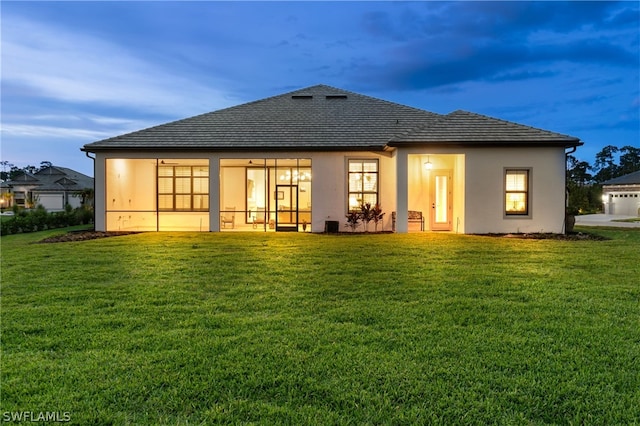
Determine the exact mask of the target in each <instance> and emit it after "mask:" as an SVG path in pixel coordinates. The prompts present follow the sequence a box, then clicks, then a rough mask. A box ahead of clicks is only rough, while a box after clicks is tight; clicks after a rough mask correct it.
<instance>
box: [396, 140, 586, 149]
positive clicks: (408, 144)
mask: <svg viewBox="0 0 640 426" xmlns="http://www.w3.org/2000/svg"><path fill="white" fill-rule="evenodd" d="M387 145H388V146H390V147H395V148H403V147H411V148H415V147H425V146H456V147H491V148H496V147H501V148H504V147H564V148H571V147H578V146H582V145H584V143H583V142H582V141H580V140H579V139H576V140H562V141H517V142H513V141H504V142H502V141H428V142H418V141H407V142H404V141H390V142H388V143H387Z"/></svg>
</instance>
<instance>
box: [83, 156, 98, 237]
mask: <svg viewBox="0 0 640 426" xmlns="http://www.w3.org/2000/svg"><path fill="white" fill-rule="evenodd" d="M84 155H86V156H87V158H90V159H91V160H92V161H93V228H94V229H95V227H96V157H92V156H90V155H89V151H85V152H84Z"/></svg>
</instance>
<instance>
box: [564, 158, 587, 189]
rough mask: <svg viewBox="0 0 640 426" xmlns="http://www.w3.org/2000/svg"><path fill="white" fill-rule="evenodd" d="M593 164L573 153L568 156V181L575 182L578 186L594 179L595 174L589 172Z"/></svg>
mask: <svg viewBox="0 0 640 426" xmlns="http://www.w3.org/2000/svg"><path fill="white" fill-rule="evenodd" d="M589 169H591V166H590V165H589V163H587V162H586V161H578V159H577V158H576V157H574V156H573V155H568V156H567V182H573V183H575V184H576V185H578V186H584V185H587V184H589V183H591V182H592V181H593V175H591V174H590V173H589Z"/></svg>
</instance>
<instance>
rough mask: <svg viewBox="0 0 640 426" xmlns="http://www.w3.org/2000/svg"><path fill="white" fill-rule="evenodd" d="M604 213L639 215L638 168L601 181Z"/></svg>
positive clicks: (639, 189) (639, 181) (639, 176)
mask: <svg viewBox="0 0 640 426" xmlns="http://www.w3.org/2000/svg"><path fill="white" fill-rule="evenodd" d="M602 201H603V203H604V212H605V214H612V215H624V216H640V170H638V171H637V172H633V173H629V174H626V175H624V176H619V177H617V178H613V179H609V180H608V181H606V182H602Z"/></svg>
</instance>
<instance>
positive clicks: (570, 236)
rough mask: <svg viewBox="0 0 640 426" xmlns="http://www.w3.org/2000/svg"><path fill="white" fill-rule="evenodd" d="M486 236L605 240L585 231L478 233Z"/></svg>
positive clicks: (529, 238) (528, 238)
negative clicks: (564, 232)
mask: <svg viewBox="0 0 640 426" xmlns="http://www.w3.org/2000/svg"><path fill="white" fill-rule="evenodd" d="M480 235H482V236H487V237H501V238H520V239H523V240H559V241H605V240H609V238H607V237H603V236H602V235H595V234H589V233H587V232H571V233H568V234H551V233H531V234H480Z"/></svg>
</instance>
